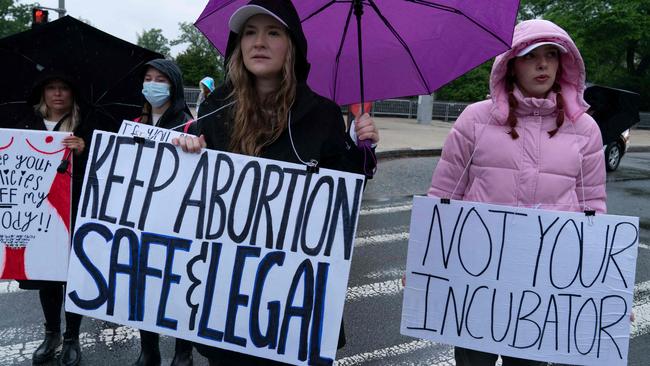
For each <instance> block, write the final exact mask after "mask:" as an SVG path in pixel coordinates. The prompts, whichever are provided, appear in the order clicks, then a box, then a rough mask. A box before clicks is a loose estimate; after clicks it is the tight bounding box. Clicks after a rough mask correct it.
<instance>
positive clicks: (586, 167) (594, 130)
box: [576, 116, 607, 213]
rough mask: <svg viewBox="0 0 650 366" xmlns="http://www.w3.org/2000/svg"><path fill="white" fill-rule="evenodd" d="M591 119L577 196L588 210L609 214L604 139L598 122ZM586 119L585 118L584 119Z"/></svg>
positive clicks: (578, 178)
mask: <svg viewBox="0 0 650 366" xmlns="http://www.w3.org/2000/svg"><path fill="white" fill-rule="evenodd" d="M586 117H588V118H589V120H588V121H587V122H589V123H591V126H590V128H589V136H588V137H589V140H588V141H587V144H586V145H585V146H584V147H583V152H582V174H581V175H579V176H578V177H577V179H576V196H577V197H578V201H579V202H580V204H581V205H582V203H583V202H584V205H585V207H586V209H590V210H596V212H599V213H606V212H607V193H606V191H605V179H606V170H605V154H604V153H603V139H602V137H601V135H600V129H599V128H598V125H597V124H596V122H595V121H594V120H593V119H591V117H589V116H586ZM583 118H584V117H583Z"/></svg>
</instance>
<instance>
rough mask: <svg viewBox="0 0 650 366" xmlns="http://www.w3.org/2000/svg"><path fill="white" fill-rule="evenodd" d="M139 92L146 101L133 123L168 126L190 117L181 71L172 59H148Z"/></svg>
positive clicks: (183, 121) (175, 125) (187, 119)
mask: <svg viewBox="0 0 650 366" xmlns="http://www.w3.org/2000/svg"><path fill="white" fill-rule="evenodd" d="M142 95H144V98H145V100H146V101H145V103H144V106H143V108H142V115H141V116H140V117H138V118H136V119H135V121H136V122H141V123H146V124H148V125H153V126H157V127H162V128H167V129H170V128H174V127H177V126H179V125H182V124H184V123H186V122H187V121H189V120H191V119H192V114H191V113H190V109H189V107H188V106H187V104H186V103H185V97H184V93H183V76H182V75H181V70H180V69H179V68H178V66H176V64H175V63H174V62H172V61H169V60H165V59H156V60H152V61H149V62H147V64H146V70H145V72H144V81H143V83H142Z"/></svg>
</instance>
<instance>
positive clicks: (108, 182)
mask: <svg viewBox="0 0 650 366" xmlns="http://www.w3.org/2000/svg"><path fill="white" fill-rule="evenodd" d="M363 184H364V179H363V177H362V176H359V175H355V174H349V173H342V172H338V171H333V170H327V169H320V172H318V173H308V172H307V171H306V169H305V167H304V166H301V165H297V164H290V163H284V162H278V161H273V160H267V159H260V158H252V157H248V156H243V155H237V154H228V153H223V152H219V151H213V150H204V151H203V152H202V153H201V154H189V153H184V152H182V151H181V150H180V149H177V148H176V147H175V146H173V145H171V144H168V143H158V142H155V141H151V140H146V141H145V142H143V143H138V142H135V141H134V138H133V137H130V136H118V135H115V134H110V133H104V132H95V136H94V140H93V146H91V148H90V157H89V160H88V166H87V169H86V177H85V182H84V189H83V191H82V196H81V202H80V208H79V210H78V217H77V225H76V230H75V235H74V239H73V244H72V256H71V260H70V275H69V278H68V286H67V301H66V309H67V310H68V311H73V312H76V313H80V314H83V315H87V316H91V317H95V318H99V319H104V320H108V321H112V322H116V323H120V324H125V325H130V326H134V327H137V328H141V329H146V330H149V331H153V332H156V333H163V334H168V335H171V336H174V337H180V338H184V339H188V340H192V341H195V342H200V343H204V344H208V345H211V346H214V347H219V348H224V349H229V350H233V351H237V352H242V353H247V354H250V355H256V356H259V357H264V358H269V359H273V360H277V361H282V362H287V363H291V364H331V363H332V362H333V360H334V357H335V354H336V349H337V341H338V336H339V325H340V324H341V318H342V313H343V305H344V303H345V293H346V290H347V283H348V274H349V269H350V260H351V257H352V251H353V242H354V235H355V230H356V225H357V217H358V213H359V207H360V204H361V194H362V190H363Z"/></svg>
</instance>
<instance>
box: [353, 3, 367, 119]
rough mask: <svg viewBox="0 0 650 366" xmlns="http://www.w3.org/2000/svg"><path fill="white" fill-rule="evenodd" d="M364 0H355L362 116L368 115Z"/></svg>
mask: <svg viewBox="0 0 650 366" xmlns="http://www.w3.org/2000/svg"><path fill="white" fill-rule="evenodd" d="M361 1H362V0H354V1H353V6H354V16H355V17H356V18H357V45H358V51H359V84H360V85H359V86H360V88H359V92H360V93H361V114H362V115H363V114H364V113H366V111H365V106H364V104H365V101H366V100H365V95H364V94H365V93H364V91H363V47H362V42H361V16H362V15H363V4H362V2H361Z"/></svg>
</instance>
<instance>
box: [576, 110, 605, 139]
mask: <svg viewBox="0 0 650 366" xmlns="http://www.w3.org/2000/svg"><path fill="white" fill-rule="evenodd" d="M573 123H574V125H575V127H576V132H577V133H579V134H581V135H586V136H592V135H593V134H594V133H596V132H598V134H599V135H600V127H599V126H598V123H597V122H596V120H594V118H593V117H592V116H590V115H589V114H588V113H583V114H582V115H580V117H578V118H577V119H576V120H575V122H573Z"/></svg>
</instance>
